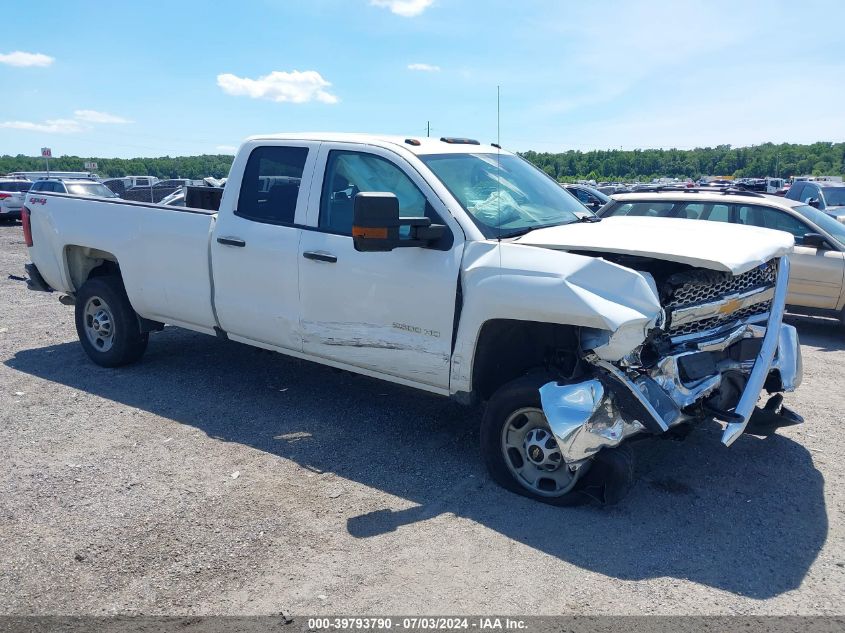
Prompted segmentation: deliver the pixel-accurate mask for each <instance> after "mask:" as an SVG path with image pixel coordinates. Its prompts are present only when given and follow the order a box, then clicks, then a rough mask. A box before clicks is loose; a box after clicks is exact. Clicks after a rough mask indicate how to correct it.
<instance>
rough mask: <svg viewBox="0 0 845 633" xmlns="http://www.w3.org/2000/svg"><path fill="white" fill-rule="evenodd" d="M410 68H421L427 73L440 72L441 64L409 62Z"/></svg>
mask: <svg viewBox="0 0 845 633" xmlns="http://www.w3.org/2000/svg"><path fill="white" fill-rule="evenodd" d="M408 70H421V71H423V72H427V73H436V72H440V66H434V65H433V64H408Z"/></svg>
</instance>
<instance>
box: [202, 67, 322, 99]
mask: <svg viewBox="0 0 845 633" xmlns="http://www.w3.org/2000/svg"><path fill="white" fill-rule="evenodd" d="M217 85H218V86H220V87H221V88H222V89H223V92H225V93H227V94H230V95H235V96H247V97H251V98H252V99H269V100H270V101H277V102H289V103H308V102H309V101H313V100H317V101H320V102H322V103H337V102H338V98H337V97H336V96H335V95H333V94H331V93H329V92H328V91H327V90H326V88H329V87H330V86H331V84H330V83H329V82H328V81H326V80H325V79H323V77H322V76H321V75H320V73H318V72H317V71H316V70H306V71H304V72H299V71H298V70H294V71H293V72H289V73H288V72H282V71H279V70H274V71H273V72H271V73H270V74H269V75H264V76H263V77H259V78H258V79H250V78H249V77H238V76H236V75H233V74H231V73H224V74H222V75H217Z"/></svg>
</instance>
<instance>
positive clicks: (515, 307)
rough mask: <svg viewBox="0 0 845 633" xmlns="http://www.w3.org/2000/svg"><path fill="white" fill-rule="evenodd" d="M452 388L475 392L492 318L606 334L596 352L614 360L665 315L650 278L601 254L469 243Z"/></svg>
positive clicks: (464, 267)
mask: <svg viewBox="0 0 845 633" xmlns="http://www.w3.org/2000/svg"><path fill="white" fill-rule="evenodd" d="M461 285H462V289H463V306H462V310H461V317H460V324H459V326H458V333H457V337H456V341H455V354H454V355H453V363H452V381H451V391H452V392H453V393H454V392H458V391H471V385H472V380H471V376H472V366H471V365H472V361H473V359H474V358H475V349H476V346H477V343H478V336H479V333H480V332H481V329H482V327H483V325H484V323H485V322H486V321H488V320H491V319H514V320H520V321H534V322H540V323H555V324H561V325H574V326H580V327H584V328H590V329H592V330H596V331H600V332H602V333H605V336H604V337H603V340H602V341H601V345H600V346H597V347H596V348H595V350H594V351H595V352H596V354H597V355H598V356H599V357H600V358H602V359H604V360H608V361H617V360H619V359H621V358H623V357H624V356H625V355H626V354H628V353H629V352H631V351H632V350H633V349H635V348H636V347H637V346H639V345H641V344H642V343H643V341H644V340H645V338H646V335H647V333H648V331H649V330H650V329H651V328H653V327H654V326H655V324H656V323H657V322H658V321H659V319H660V318H661V315H662V308H661V306H660V301H659V299H658V297H657V293H656V292H655V290H654V288H653V287H652V285H651V284H650V283H649V280H648V279H647V277H646V276H645V275H643V274H641V273H639V272H637V271H635V270H632V269H630V268H626V267H624V266H620V265H618V264H614V263H613V262H609V261H607V260H604V259H600V258H595V257H586V256H583V255H574V254H571V253H567V252H563V251H555V250H551V249H547V248H541V247H534V246H525V245H521V244H514V243H509V242H494V241H485V242H468V243H467V244H466V246H465V250H464V259H463V266H462V279H461Z"/></svg>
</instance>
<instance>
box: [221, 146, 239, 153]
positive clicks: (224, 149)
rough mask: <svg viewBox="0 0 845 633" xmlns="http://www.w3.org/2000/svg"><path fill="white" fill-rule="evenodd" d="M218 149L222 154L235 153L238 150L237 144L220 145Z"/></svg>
mask: <svg viewBox="0 0 845 633" xmlns="http://www.w3.org/2000/svg"><path fill="white" fill-rule="evenodd" d="M217 151H218V152H220V153H221V154H234V153H235V152H237V151H238V146H237V145H218V146H217Z"/></svg>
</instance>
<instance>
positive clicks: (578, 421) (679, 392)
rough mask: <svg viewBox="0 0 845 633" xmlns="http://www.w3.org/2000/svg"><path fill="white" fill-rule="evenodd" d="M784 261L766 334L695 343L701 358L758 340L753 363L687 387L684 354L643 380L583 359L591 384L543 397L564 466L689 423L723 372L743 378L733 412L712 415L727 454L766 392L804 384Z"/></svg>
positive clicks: (725, 365) (550, 390)
mask: <svg viewBox="0 0 845 633" xmlns="http://www.w3.org/2000/svg"><path fill="white" fill-rule="evenodd" d="M788 279H789V261H788V259H787V258H785V257H784V258H781V260H780V263H779V274H778V279H777V283H776V285H775V288H774V297H773V299H772V304H771V310H770V312H769V316H768V320H767V321H766V322H765V327H763V324H762V323H760V324H759V325H754V324H750V323H745V324H741V325H739V326H738V327H736V328H735V329H734V330H732V331H730V332H728V333H722V334H720V335H719V337H717V338H714V339H709V340H706V341H701V342H699V343H698V350H699V351H707V352H719V351H722V350H725V349H727V348H729V347H730V346H732V345H734V344H736V343H737V342H739V341H742V340H744V339H757V340H756V341H755V344H757V345H758V348H757V349H758V351H757V352H756V356H753V357H751V358H750V359H745V360H730V359H728V358H726V359H724V360H722V361H720V363H719V364H718V365H717V370H716V372H715V373H712V374H711V375H707V376H704V377H701V378H698V379H696V380H694V381H690V380H689V379H688V377H687V378H686V379H685V378H684V377H683V372H682V371H681V366H682V364H683V362H684V360H683V359H684V357H685V356H688V355H690V354H695V353H699V352H682V353H678V354H675V355H671V356H667V357H665V358H663V359H662V360H661V361H660V362H659V363H658V365H657V367H656V368H655V369H654V370H652V371H651V372H649V373H648V374H644V373H636V372H631V371H628V370H625V369H623V368H620V367H618V366H616V365H614V364H611V363H609V362H607V361H603V360H601V359H599V358H598V357H596V356H594V355H593V356H590V357H588V358H587V360H588V362H590V363H591V364H592V366H593V370H594V378H593V379H590V380H587V381H584V382H581V383H576V384H564V385H560V384H557V383H556V382H550V383H547V384H546V385H544V386H543V387H542V388H541V389H540V399H541V403H542V407H543V411H544V413H545V414H546V418H547V420H548V422H549V426H550V427H551V429H552V432H553V434H554V435H555V438H556V439H557V442H558V444H559V446H560V449H561V453H562V454H563V458H564V461H566V462H567V463H569V464H571V463H576V462H579V461H582V460H584V459H587V458H589V457H591V456H592V455H594V454H595V453H597V452H598V451H599V450H601V449H602V448H612V447H614V446H617V445H619V444H620V443H621V442H622V441H623V440H624V439H626V438H627V437H630V436H632V435H636V434H639V433H642V432H651V433H654V434H660V433H664V432H666V431H667V430H669V429H670V428H671V427H673V426H676V425H678V424H680V423H682V422H684V421H687V420H689V419H691V417H690V415H688V414H687V413H685V412H684V411H685V410H686V409H688V408H689V407H692V406H693V405H696V404H697V403H700V402H701V401H702V400H704V399H705V398H707V397H708V396H709V395H710V394H712V393H714V392H715V391H716V390H718V389H719V388H720V387H721V386H722V379H723V376H724V375H725V372H728V371H732V372H739V373H740V374H742V375H743V376H745V377H746V380H745V387H744V389H743V391H742V394H741V396H740V398H739V402H738V403H737V405H736V406H735V407H734V409H733V411H729V412H714V417H715V418H716V419H720V420H722V421H723V422H725V423H726V427H725V430H724V432H723V433H722V443H723V444H725V445H726V446H730V445H731V444H733V442H734V441H736V439H737V438H738V437H739V436H740V435H741V434H742V433H743V431H745V428H746V426H747V424H748V421H749V419H750V418H751V414H752V413H753V412H754V409H755V406H756V404H757V400H758V398H759V396H760V392H761V390H762V389H763V388H764V386H765V387H766V388H767V389H768V390H770V391H792V390H794V389H795V388H796V387H797V386H798V385H800V384H801V379H802V371H803V368H802V362H801V347H800V344H799V342H798V334H797V332H796V330H795V328H794V327H792V326H791V325H785V324H783V323H782V320H783V310H784V304H785V302H786V288H787V283H788Z"/></svg>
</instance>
